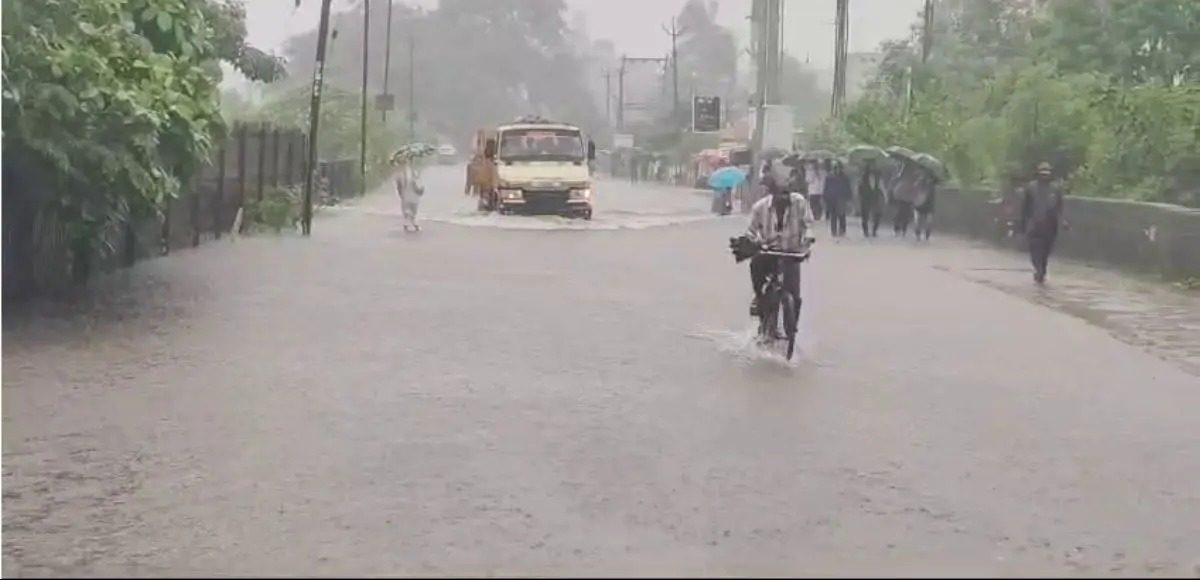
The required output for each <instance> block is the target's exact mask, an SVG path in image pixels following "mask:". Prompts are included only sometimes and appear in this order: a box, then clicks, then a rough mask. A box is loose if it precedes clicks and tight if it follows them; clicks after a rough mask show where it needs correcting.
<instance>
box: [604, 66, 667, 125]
mask: <svg viewBox="0 0 1200 580" xmlns="http://www.w3.org/2000/svg"><path fill="white" fill-rule="evenodd" d="M667 60H669V59H668V58H652V57H637V56H625V55H621V68H620V70H618V71H617V130H618V131H620V130H622V129H624V128H625V107H626V106H627V104H626V103H625V73H626V71H627V69H628V65H629V63H631V62H632V63H647V62H653V63H659V64H666V62H667Z"/></svg>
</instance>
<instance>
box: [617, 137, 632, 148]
mask: <svg viewBox="0 0 1200 580" xmlns="http://www.w3.org/2000/svg"><path fill="white" fill-rule="evenodd" d="M613 148H614V149H621V148H625V149H632V148H633V135H632V134H630V133H617V134H615V135H613Z"/></svg>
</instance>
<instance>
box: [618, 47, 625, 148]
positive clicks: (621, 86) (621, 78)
mask: <svg viewBox="0 0 1200 580" xmlns="http://www.w3.org/2000/svg"><path fill="white" fill-rule="evenodd" d="M624 129H625V55H623V54H622V55H621V68H620V69H617V130H618V131H623V130H624Z"/></svg>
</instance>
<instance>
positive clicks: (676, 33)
mask: <svg viewBox="0 0 1200 580" xmlns="http://www.w3.org/2000/svg"><path fill="white" fill-rule="evenodd" d="M662 29H663V32H666V33H667V34H668V35H669V36H670V37H671V85H672V87H673V92H672V95H671V96H672V98H673V99H674V103H673V106H672V111H673V114H674V115H675V123H679V122H680V117H679V44H678V40H679V37H680V36H681V35H683V34H686V33H687V30H686V29H683V30H680V29H679V27H678V26H676V25H675V19H674V18H671V27H670V28H667V26H666V25H665V24H664V25H663V27H662Z"/></svg>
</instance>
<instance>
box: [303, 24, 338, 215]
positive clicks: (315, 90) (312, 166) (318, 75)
mask: <svg viewBox="0 0 1200 580" xmlns="http://www.w3.org/2000/svg"><path fill="white" fill-rule="evenodd" d="M332 2H333V0H321V23H320V25H319V26H318V27H317V63H316V64H317V66H316V67H314V69H313V87H312V103H311V104H310V105H309V108H308V166H307V167H306V172H305V173H306V175H305V177H304V209H303V212H302V214H301V225H300V228H301V231H302V232H303V233H304V235H306V236H308V235H311V234H312V214H313V211H312V210H313V208H312V188H313V174H314V173H316V171H317V168H316V165H317V131H318V129H319V128H320V120H321V85H322V84H324V81H325V49H326V46H327V44H328V43H327V41H328V37H329V8H330V4H332Z"/></svg>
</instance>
